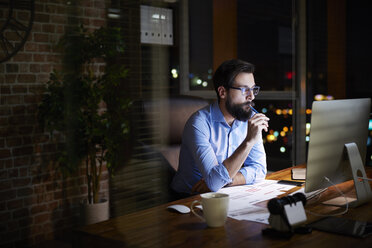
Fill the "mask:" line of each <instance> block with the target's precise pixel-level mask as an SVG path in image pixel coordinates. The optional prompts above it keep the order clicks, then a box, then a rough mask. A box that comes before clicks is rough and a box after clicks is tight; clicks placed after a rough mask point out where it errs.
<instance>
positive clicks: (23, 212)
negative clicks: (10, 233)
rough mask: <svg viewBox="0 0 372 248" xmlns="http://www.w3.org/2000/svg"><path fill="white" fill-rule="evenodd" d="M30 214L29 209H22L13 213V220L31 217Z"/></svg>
mask: <svg viewBox="0 0 372 248" xmlns="http://www.w3.org/2000/svg"><path fill="white" fill-rule="evenodd" d="M29 214H30V211H29V210H28V208H21V209H17V210H15V211H13V214H12V217H13V219H19V218H23V217H26V216H29Z"/></svg>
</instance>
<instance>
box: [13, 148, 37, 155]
mask: <svg viewBox="0 0 372 248" xmlns="http://www.w3.org/2000/svg"><path fill="white" fill-rule="evenodd" d="M32 152H33V147H32V146H25V147H20V148H13V155H14V156H21V155H29V154H32Z"/></svg>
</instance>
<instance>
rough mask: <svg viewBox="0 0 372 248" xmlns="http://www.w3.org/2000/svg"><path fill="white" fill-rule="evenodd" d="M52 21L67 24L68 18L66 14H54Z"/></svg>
mask: <svg viewBox="0 0 372 248" xmlns="http://www.w3.org/2000/svg"><path fill="white" fill-rule="evenodd" d="M51 22H52V23H53V24H54V23H58V24H66V23H67V18H66V16H63V15H52V16H51Z"/></svg>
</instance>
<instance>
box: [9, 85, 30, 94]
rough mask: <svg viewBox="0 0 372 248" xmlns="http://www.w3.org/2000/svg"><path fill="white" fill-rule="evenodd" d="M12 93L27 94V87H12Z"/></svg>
mask: <svg viewBox="0 0 372 248" xmlns="http://www.w3.org/2000/svg"><path fill="white" fill-rule="evenodd" d="M12 91H13V93H14V94H21V93H27V86H24V85H13V87H12Z"/></svg>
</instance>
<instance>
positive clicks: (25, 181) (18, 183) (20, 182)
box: [13, 178, 31, 187]
mask: <svg viewBox="0 0 372 248" xmlns="http://www.w3.org/2000/svg"><path fill="white" fill-rule="evenodd" d="M30 183H31V178H16V179H13V186H14V187H23V186H27V185H29V184H30Z"/></svg>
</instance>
